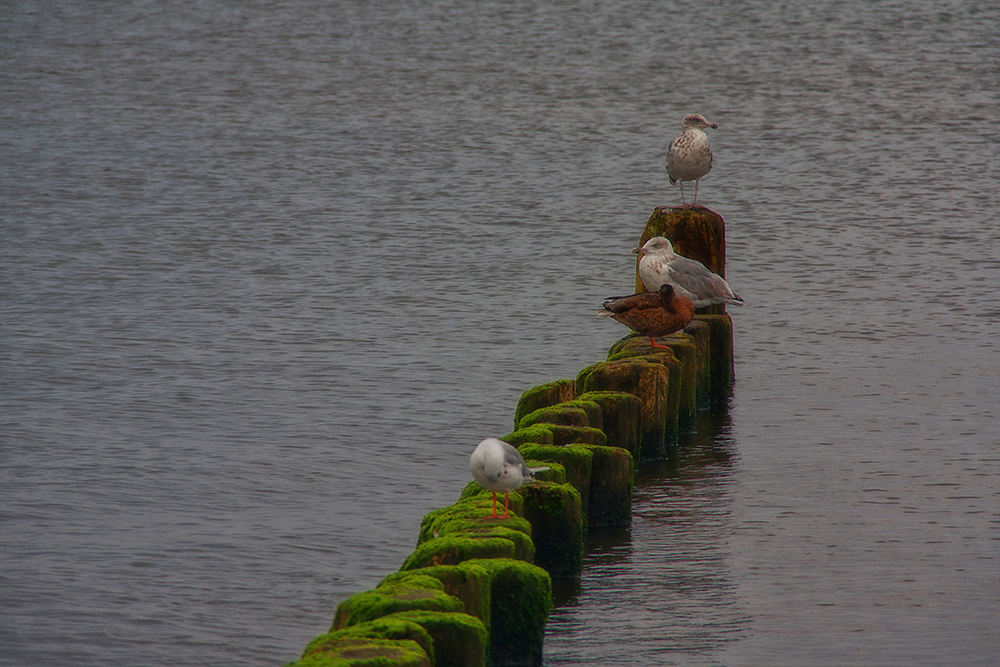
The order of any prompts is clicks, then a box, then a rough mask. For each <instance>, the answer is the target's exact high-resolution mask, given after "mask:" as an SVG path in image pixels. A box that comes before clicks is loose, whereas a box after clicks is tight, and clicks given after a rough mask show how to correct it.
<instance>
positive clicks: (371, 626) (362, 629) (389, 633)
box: [302, 570, 489, 664]
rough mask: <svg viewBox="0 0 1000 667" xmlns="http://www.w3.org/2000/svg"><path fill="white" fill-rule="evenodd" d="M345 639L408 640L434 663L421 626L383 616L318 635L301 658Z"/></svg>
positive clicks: (327, 649)
mask: <svg viewBox="0 0 1000 667" xmlns="http://www.w3.org/2000/svg"><path fill="white" fill-rule="evenodd" d="M484 572H485V570H484ZM486 576H487V577H488V576H489V575H488V574H487V575H486ZM345 638H353V639H357V638H367V639H394V640H399V639H408V640H411V641H415V642H416V643H417V644H419V645H420V647H421V648H422V649H423V651H424V653H425V654H426V655H427V657H428V658H429V660H430V662H431V663H432V664H433V663H434V640H433V639H432V638H431V636H430V634H429V633H428V632H427V631H426V630H424V628H423V626H421V625H419V624H417V623H414V622H412V621H407V620H403V619H395V618H392V617H391V616H383V617H381V618H378V619H375V620H373V621H366V622H364V623H358V624H357V625H352V626H350V627H348V628H344V629H343V630H336V631H334V632H328V633H326V634H323V635H320V636H318V637H316V638H314V639H313V640H312V641H310V642H309V644H308V645H307V646H306V650H305V652H303V654H302V657H304V658H305V657H309V656H310V655H312V654H326V655H328V654H329V653H330V649H331V648H333V647H336V646H338V645H339V644H340V640H342V639H345Z"/></svg>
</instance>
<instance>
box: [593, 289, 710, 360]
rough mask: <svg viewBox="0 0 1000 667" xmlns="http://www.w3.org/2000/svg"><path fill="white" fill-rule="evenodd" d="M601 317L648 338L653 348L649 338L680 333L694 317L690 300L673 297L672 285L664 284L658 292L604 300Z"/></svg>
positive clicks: (598, 312) (599, 312)
mask: <svg viewBox="0 0 1000 667" xmlns="http://www.w3.org/2000/svg"><path fill="white" fill-rule="evenodd" d="M597 314H598V315H599V316H601V317H613V318H614V319H616V320H618V321H619V322H621V323H622V324H624V325H625V326H627V327H628V328H629V329H631V330H632V331H635V332H636V333H638V334H641V335H643V336H649V344H650V345H652V346H653V347H667V346H666V345H657V344H656V341H654V340H653V338H656V337H659V336H666V335H667V334H672V333H674V332H675V331H680V330H681V329H683V328H684V327H686V326H687V325H689V324H691V320H692V319H693V318H694V303H692V302H691V299H688V298H687V297H683V296H676V295H675V294H674V288H673V285H670V284H669V283H664V284H663V285H661V286H660V291H659V292H640V293H639V294H633V295H631V296H619V297H612V298H610V299H607V300H606V301H605V302H604V310H599V311H597Z"/></svg>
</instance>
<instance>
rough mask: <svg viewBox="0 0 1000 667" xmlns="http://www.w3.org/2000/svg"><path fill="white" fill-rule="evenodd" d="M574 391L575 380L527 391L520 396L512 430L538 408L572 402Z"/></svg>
mask: <svg viewBox="0 0 1000 667" xmlns="http://www.w3.org/2000/svg"><path fill="white" fill-rule="evenodd" d="M575 390H576V381H575V380H556V381H555V382H548V383H546V384H542V385H538V386H537V387H532V388H531V389H529V390H527V391H526V392H524V393H523V394H521V398H520V399H519V400H518V402H517V408H516V409H515V410H514V428H518V424H519V423H520V422H521V419H522V418H524V416H525V415H528V414H531V413H532V412H534V411H535V410H537V409H539V408H545V407H548V406H550V405H555V404H557V403H565V402H566V401H571V400H573V398H574V391H575ZM502 439H503V438H501V440H502ZM508 442H509V441H508ZM511 444H514V443H511Z"/></svg>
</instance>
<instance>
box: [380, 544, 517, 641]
mask: <svg viewBox="0 0 1000 667" xmlns="http://www.w3.org/2000/svg"><path fill="white" fill-rule="evenodd" d="M478 562H479V561H477V560H467V561H463V562H461V563H459V564H458V565H434V566H431V567H425V568H422V569H420V570H411V571H408V572H396V573H394V574H390V575H389V576H388V577H386V578H385V579H383V581H382V584H387V583H394V582H405V581H407V580H408V579H409V578H411V577H414V576H422V577H423V576H431V577H434V578H436V579H437V580H439V581H440V582H441V584H442V585H443V586H444V590H445V592H446V593H448V594H449V595H454V596H455V597H457V598H458V599H459V600H461V601H462V602H463V603H464V604H465V612H466V613H467V614H472V615H473V616H475V617H477V618H478V619H479V620H481V621H482V622H483V625H485V626H486V628H487V629H489V627H490V577H491V576H492V575H491V574H490V572H489V571H488V570H486V568H484V567H482V566H481V565H477V563H478ZM516 562H521V561H516ZM417 573H419V575H418V574H417ZM380 585H381V584H380Z"/></svg>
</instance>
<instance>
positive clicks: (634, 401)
mask: <svg viewBox="0 0 1000 667" xmlns="http://www.w3.org/2000/svg"><path fill="white" fill-rule="evenodd" d="M579 400H581V401H593V402H594V403H597V404H598V405H599V406H601V413H602V420H601V423H602V426H601V430H603V431H604V434H605V435H606V436H608V441H607V446H608V447H621V448H622V449H625V450H628V452H629V453H630V454H632V458H633V459H635V460H636V461H638V460H639V456H640V454H641V452H640V450H639V419H640V413H641V411H642V401H640V400H639V398H638V397H637V396H634V395H633V394H626V393H625V392H621V391H592V392H589V393H586V394H584V395H582V396H580V398H579Z"/></svg>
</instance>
